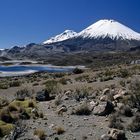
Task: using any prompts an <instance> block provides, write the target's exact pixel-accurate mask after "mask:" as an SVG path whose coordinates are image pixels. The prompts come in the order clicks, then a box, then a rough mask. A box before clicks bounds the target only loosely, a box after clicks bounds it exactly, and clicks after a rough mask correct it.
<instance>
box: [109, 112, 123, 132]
mask: <svg viewBox="0 0 140 140" xmlns="http://www.w3.org/2000/svg"><path fill="white" fill-rule="evenodd" d="M121 122H122V121H121V118H120V117H119V115H118V114H117V113H115V114H112V115H111V116H110V117H109V127H110V128H116V129H120V130H122V129H124V127H123V125H122V123H121Z"/></svg>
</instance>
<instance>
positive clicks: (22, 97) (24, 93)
mask: <svg viewBox="0 0 140 140" xmlns="http://www.w3.org/2000/svg"><path fill="white" fill-rule="evenodd" d="M15 96H16V99H17V100H20V101H23V100H25V98H26V97H31V94H30V92H29V90H27V89H26V88H25V89H21V90H18V91H17V93H16V95H15Z"/></svg>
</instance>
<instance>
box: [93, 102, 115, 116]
mask: <svg viewBox="0 0 140 140" xmlns="http://www.w3.org/2000/svg"><path fill="white" fill-rule="evenodd" d="M113 111H114V105H113V104H112V102H110V101H107V102H101V103H100V104H99V105H98V106H96V107H95V108H94V110H93V113H94V114H95V115H99V116H105V115H109V114H110V113H112V112H113Z"/></svg>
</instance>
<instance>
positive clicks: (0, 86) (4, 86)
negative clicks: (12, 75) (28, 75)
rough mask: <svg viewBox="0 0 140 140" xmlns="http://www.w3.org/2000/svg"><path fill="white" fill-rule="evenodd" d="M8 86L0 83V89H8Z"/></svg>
mask: <svg viewBox="0 0 140 140" xmlns="http://www.w3.org/2000/svg"><path fill="white" fill-rule="evenodd" d="M8 88H9V86H8V84H7V83H0V89H8Z"/></svg>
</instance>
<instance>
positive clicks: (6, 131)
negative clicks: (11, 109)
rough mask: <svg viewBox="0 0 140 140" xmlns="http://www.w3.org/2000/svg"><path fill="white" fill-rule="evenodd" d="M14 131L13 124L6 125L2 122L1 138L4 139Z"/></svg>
mask: <svg viewBox="0 0 140 140" xmlns="http://www.w3.org/2000/svg"><path fill="white" fill-rule="evenodd" d="M13 129H14V125H13V124H9V123H5V122H3V121H1V120H0V137H4V136H5V135H8V134H10V132H11V131H12V130H13Z"/></svg>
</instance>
